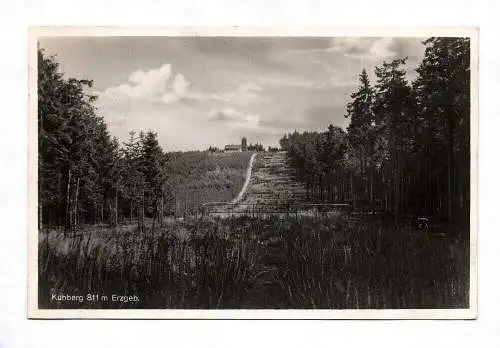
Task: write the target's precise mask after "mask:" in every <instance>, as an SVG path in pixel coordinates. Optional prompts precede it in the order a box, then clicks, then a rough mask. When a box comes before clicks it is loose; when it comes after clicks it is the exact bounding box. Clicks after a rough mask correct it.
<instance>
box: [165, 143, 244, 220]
mask: <svg viewBox="0 0 500 348" xmlns="http://www.w3.org/2000/svg"><path fill="white" fill-rule="evenodd" d="M251 156H252V153H251V152H234V153H210V152H207V151H204V152H201V151H194V152H182V153H181V152H179V153H172V154H171V155H170V161H169V164H168V166H169V178H168V180H167V183H168V185H169V187H171V189H172V191H173V192H172V193H173V196H174V200H175V202H174V214H175V215H176V216H182V215H184V214H186V215H192V214H198V213H200V212H201V206H202V205H203V203H207V202H226V201H230V200H231V199H233V198H234V197H236V196H237V195H238V192H239V191H240V190H241V188H242V187H243V183H244V182H245V175H246V170H247V168H248V163H249V162H250V157H251Z"/></svg>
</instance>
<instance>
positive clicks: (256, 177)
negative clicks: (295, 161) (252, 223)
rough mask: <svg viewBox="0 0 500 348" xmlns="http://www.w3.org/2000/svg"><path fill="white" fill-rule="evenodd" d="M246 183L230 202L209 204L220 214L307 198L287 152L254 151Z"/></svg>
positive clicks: (246, 211)
mask: <svg viewBox="0 0 500 348" xmlns="http://www.w3.org/2000/svg"><path fill="white" fill-rule="evenodd" d="M247 170H248V171H247V177H246V180H245V184H244V185H243V188H242V189H241V191H240V193H239V194H238V196H237V197H236V198H234V199H233V200H232V201H231V202H229V203H225V204H217V205H214V206H211V207H210V212H211V213H216V214H217V215H219V216H226V215H230V214H246V213H250V212H252V211H255V210H256V209H266V207H277V206H286V205H287V204H292V203H293V204H296V203H301V202H305V201H306V200H305V197H306V190H305V188H304V186H303V185H302V184H301V183H299V182H297V181H296V180H295V178H294V177H293V169H292V168H290V167H289V165H288V163H287V160H286V152H284V151H280V152H272V153H270V152H267V153H258V154H254V155H252V157H251V159H250V164H249V166H248V169H247Z"/></svg>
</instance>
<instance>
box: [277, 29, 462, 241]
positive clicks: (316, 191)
mask: <svg viewBox="0 0 500 348" xmlns="http://www.w3.org/2000/svg"><path fill="white" fill-rule="evenodd" d="M423 44H424V45H425V46H426V50H425V56H424V58H423V60H422V62H421V63H420V65H419V66H418V68H417V70H416V71H417V77H416V79H415V80H414V81H412V82H410V81H408V79H407V77H406V69H405V64H406V59H405V58H403V59H394V60H393V61H391V62H384V63H383V64H382V66H378V67H376V68H375V75H376V81H375V83H374V84H372V83H371V82H370V81H369V79H368V74H367V73H366V71H365V70H363V71H362V72H361V74H360V79H359V82H360V83H359V87H358V88H357V89H356V90H355V91H354V92H353V93H352V94H351V101H350V102H349V103H348V104H347V107H346V109H347V112H346V115H345V116H346V118H348V119H349V120H350V124H349V126H348V128H347V131H343V130H342V129H340V128H337V127H333V126H330V127H329V128H328V130H326V131H325V132H304V133H298V132H295V133H293V134H287V135H285V136H284V137H283V138H282V139H281V140H280V144H281V146H282V148H283V149H285V150H287V152H288V156H289V159H290V162H291V164H292V165H293V166H294V167H295V168H296V171H297V176H298V178H299V179H300V180H302V181H303V182H305V184H306V185H307V188H308V192H309V194H311V195H313V196H314V197H315V198H316V199H318V200H329V201H347V202H350V203H351V204H352V205H353V207H354V208H355V209H369V210H378V211H385V212H388V213H391V214H393V216H394V217H396V218H400V217H402V216H403V215H405V214H422V215H425V216H427V217H428V218H429V219H434V220H440V221H442V222H447V223H448V226H449V229H450V231H451V230H454V231H461V229H460V227H462V233H465V234H466V233H468V227H469V201H470V191H469V187H470V42H469V39H466V38H430V39H428V40H426V41H424V42H423Z"/></svg>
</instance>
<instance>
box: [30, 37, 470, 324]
mask: <svg viewBox="0 0 500 348" xmlns="http://www.w3.org/2000/svg"><path fill="white" fill-rule="evenodd" d="M66 29H67V28H66ZM455 29H456V30H445V31H440V30H437V29H434V30H432V29H426V30H413V31H409V30H407V32H408V33H409V34H408V35H406V32H405V31H404V30H401V31H398V30H380V29H378V30H373V31H370V30H368V29H365V30H362V31H359V30H358V31H354V30H353V31H352V33H350V32H349V30H347V29H345V30H338V31H335V30H317V31H315V30H312V29H307V30H306V29H304V30H303V32H300V31H297V30H295V31H290V32H287V31H286V30H281V31H280V30H277V29H276V30H267V31H266V30H264V29H261V30H255V31H252V30H251V29H235V28H232V29H231V28H226V29H224V30H222V29H220V30H213V29H212V30H208V29H207V30H203V29H202V28H198V30H192V31H190V30H187V29H186V30H178V31H177V32H174V31H173V30H172V29H170V30H161V29H158V30H156V31H154V32H153V31H152V32H149V31H141V30H137V31H136V33H134V30H132V29H128V30H113V29H111V28H106V29H100V30H98V29H97V28H95V30H91V29H90V28H86V29H83V28H82V29H80V30H79V29H75V28H73V29H72V30H69V31H68V32H65V29H64V28H57V27H56V28H45V30H42V28H38V29H36V28H32V32H31V43H30V45H31V46H30V49H31V59H30V74H31V79H30V127H31V133H30V134H31V136H30V161H31V162H30V168H31V170H32V172H31V176H30V190H31V195H30V200H29V204H30V212H31V214H30V217H29V219H30V231H29V241H30V248H29V257H30V262H29V316H30V317H34V318H58V317H61V318H63V317H64V318H81V317H85V318H93V317H95V318H99V317H110V318H135V317H141V318H224V319H226V318H252V319H265V318H296V319H300V318H308V319H309V318H311V319H314V318H323V319H325V318H332V319H334V318H357V319H362V318H369V319H377V318H385V319H387V318H419V319H432V318H445V319H447V318H450V319H470V318H475V316H476V302H477V298H476V256H477V255H476V239H477V221H476V220H477V217H476V215H477V212H476V209H477V206H476V194H477V192H476V190H477V188H476V186H477V183H476V160H477V158H476V157H477V154H476V151H477V145H476V141H477V139H476V138H477V136H476V132H477V124H478V114H477V100H476V99H477V91H476V88H477V86H476V81H475V80H476V78H477V42H476V41H477V31H476V30H473V29H467V28H455ZM360 33H361V34H363V35H359V34H360ZM410 34H411V35H410Z"/></svg>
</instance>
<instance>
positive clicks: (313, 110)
mask: <svg viewBox="0 0 500 348" xmlns="http://www.w3.org/2000/svg"><path fill="white" fill-rule="evenodd" d="M423 40H424V38H401V37H397V38H390V37H373V38H368V37H364V38H354V37H338V38H328V37H42V38H40V39H39V42H40V47H41V48H43V49H44V50H45V51H46V52H47V53H48V54H50V55H56V60H57V61H58V62H59V63H60V68H61V71H62V72H63V73H65V75H66V76H67V77H74V78H82V79H83V78H85V79H91V80H93V81H94V86H93V91H92V92H93V93H95V94H96V95H97V96H98V99H97V110H98V113H99V114H100V115H101V116H103V117H104V119H105V121H106V123H107V124H108V128H109V130H110V132H111V134H112V135H113V136H116V137H118V138H119V139H120V140H122V141H125V140H127V139H128V137H129V135H128V134H129V132H130V131H132V130H134V131H139V130H145V131H147V130H153V131H155V132H156V133H157V134H158V139H159V142H160V144H161V145H162V147H163V148H164V149H165V150H166V151H187V150H203V149H207V148H208V147H209V146H217V147H224V145H225V144H239V143H240V141H241V140H240V139H241V137H243V136H244V137H246V138H247V139H248V141H249V142H251V143H255V142H260V143H261V144H263V145H264V146H266V147H267V146H277V145H278V141H279V139H280V138H281V137H282V136H283V135H284V134H285V133H288V132H292V131H294V130H297V131H305V130H310V131H314V130H317V131H322V130H325V129H326V128H327V127H328V125H330V124H333V125H334V126H339V127H342V128H345V127H346V126H347V124H348V120H346V119H345V117H344V115H345V106H346V104H347V103H348V102H349V96H350V94H351V93H352V92H353V91H355V90H356V89H357V86H358V80H359V73H360V72H361V70H362V69H363V68H365V69H366V70H367V72H368V73H369V76H370V77H371V80H372V82H374V80H375V76H374V73H373V69H374V67H375V66H377V65H381V64H382V62H383V61H384V60H386V61H389V60H391V59H392V58H396V57H397V58H402V57H408V61H407V68H408V79H409V80H412V79H413V78H414V77H415V75H416V73H415V68H416V67H417V65H418V64H419V63H420V61H421V60H422V57H423V55H424V51H425V46H424V45H423V44H422V43H421V42H422V41H423Z"/></svg>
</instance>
